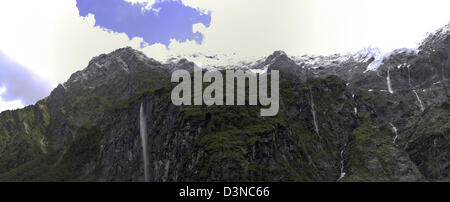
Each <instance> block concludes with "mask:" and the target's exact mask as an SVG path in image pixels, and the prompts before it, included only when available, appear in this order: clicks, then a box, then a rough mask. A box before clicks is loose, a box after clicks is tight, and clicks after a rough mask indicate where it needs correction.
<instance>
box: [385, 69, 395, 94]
mask: <svg viewBox="0 0 450 202" xmlns="http://www.w3.org/2000/svg"><path fill="white" fill-rule="evenodd" d="M390 69H391V68H390V67H388V70H387V77H386V80H387V86H388V91H389V93H390V94H393V93H394V91H393V90H392V87H391V78H390V76H389V70H390Z"/></svg>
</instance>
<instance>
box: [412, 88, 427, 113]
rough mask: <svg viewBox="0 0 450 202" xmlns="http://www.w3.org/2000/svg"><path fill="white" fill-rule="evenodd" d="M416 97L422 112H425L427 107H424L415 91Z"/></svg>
mask: <svg viewBox="0 0 450 202" xmlns="http://www.w3.org/2000/svg"><path fill="white" fill-rule="evenodd" d="M413 93H414V95H416V98H417V102H419V106H420V111H425V107H424V106H423V102H422V100H421V99H420V97H419V95H418V94H417V92H416V90H413Z"/></svg>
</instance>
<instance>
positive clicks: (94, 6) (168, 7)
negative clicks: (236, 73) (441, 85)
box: [0, 0, 450, 112]
mask: <svg viewBox="0 0 450 202" xmlns="http://www.w3.org/2000/svg"><path fill="white" fill-rule="evenodd" d="M448 8H450V1H448V0H108V1H104V0H40V1H35V0H19V1H18V0H2V1H0V19H1V20H0V27H1V32H0V112H1V111H4V110H7V109H16V108H20V107H23V106H26V105H29V104H34V103H35V102H36V101H38V100H40V99H42V98H44V97H46V96H48V95H49V94H50V91H51V90H52V88H54V87H56V86H57V85H58V84H59V83H63V82H65V81H66V80H67V79H68V78H69V77H70V75H71V74H72V73H74V72H76V71H78V70H81V69H83V68H85V67H86V66H87V64H88V63H89V61H90V60H91V58H92V57H94V56H97V55H100V54H102V53H109V52H111V51H113V50H115V49H118V48H122V47H125V46H131V47H133V48H135V49H138V50H141V51H142V52H144V53H145V54H146V55H147V56H148V57H151V58H155V59H157V60H161V61H164V60H165V59H167V58H168V57H169V56H173V55H184V54H192V53H208V54H209V53H218V52H219V53H225V54H229V55H235V56H236V57H240V58H251V57H265V56H268V55H270V54H271V53H272V52H274V51H275V50H283V51H285V52H286V53H287V54H288V55H303V54H315V55H328V54H334V53H348V52H355V51H358V50H360V49H362V48H364V47H368V46H373V47H379V48H380V49H381V50H383V51H389V50H392V49H395V48H413V47H415V46H416V45H417V44H418V43H419V42H420V41H421V40H422V39H423V38H425V36H426V35H427V33H429V32H432V31H434V30H436V29H438V28H439V27H441V26H444V25H445V24H447V23H449V21H450V12H448Z"/></svg>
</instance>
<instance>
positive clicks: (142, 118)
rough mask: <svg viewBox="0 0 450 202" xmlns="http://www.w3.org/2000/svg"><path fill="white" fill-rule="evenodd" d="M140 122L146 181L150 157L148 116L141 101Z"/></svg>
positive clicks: (146, 179)
mask: <svg viewBox="0 0 450 202" xmlns="http://www.w3.org/2000/svg"><path fill="white" fill-rule="evenodd" d="M139 123H140V132H141V142H142V153H143V156H144V177H145V178H144V180H145V181H146V182H148V181H149V179H148V157H147V117H146V116H145V113H144V105H143V103H141V109H140V110H139Z"/></svg>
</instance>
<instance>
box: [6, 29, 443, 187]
mask: <svg viewBox="0 0 450 202" xmlns="http://www.w3.org/2000/svg"><path fill="white" fill-rule="evenodd" d="M449 27H450V25H447V26H446V27H444V28H442V29H440V30H438V31H437V32H435V33H434V34H432V35H430V36H428V37H427V38H426V39H425V40H424V41H423V43H422V44H421V45H420V47H419V48H418V49H417V50H413V51H411V50H405V49H400V50H395V51H393V52H391V53H388V54H382V53H381V52H380V51H379V50H377V49H375V48H367V49H364V50H361V51H360V52H358V53H356V54H346V55H339V54H336V55H330V56H306V55H305V56H301V57H290V56H288V55H287V54H286V53H284V52H283V51H275V52H274V53H273V54H272V55H270V56H268V57H267V58H265V59H260V60H256V61H253V62H245V63H236V64H239V65H241V66H239V67H236V64H234V65H232V66H231V67H230V66H223V65H222V66H214V68H215V69H218V70H221V69H228V68H240V69H244V70H246V69H253V70H255V71H266V72H268V73H269V74H270V72H271V71H272V70H279V71H280V78H281V80H280V110H279V113H278V115H277V116H274V117H261V116H260V115H259V111H260V108H261V106H250V105H246V106H209V107H208V106H205V105H203V106H175V105H173V104H172V102H171V99H170V94H171V90H172V88H173V87H174V86H175V84H174V83H170V75H171V72H173V71H174V70H176V69H187V70H189V69H192V68H193V67H194V66H196V65H197V63H195V61H194V62H193V61H189V60H187V59H183V58H173V59H171V60H169V61H166V62H164V63H161V62H158V61H155V60H153V59H150V58H147V57H146V56H145V55H144V54H143V53H141V52H139V51H136V50H133V49H132V48H123V49H119V50H116V51H114V52H112V53H110V54H103V55H100V56H98V57H94V58H93V59H92V60H91V62H90V63H89V65H88V66H87V67H86V68H85V69H84V70H82V71H79V72H76V73H74V74H73V75H72V76H71V77H70V79H69V80H68V81H67V82H65V83H64V84H61V85H59V86H58V87H57V88H56V89H54V90H53V92H52V93H51V95H50V96H49V97H47V98H45V99H43V100H41V101H39V102H38V103H36V104H35V105H32V106H28V107H26V108H24V109H19V110H14V111H5V112H2V113H1V114H0V181H144V180H149V181H449V159H450V153H449V148H450V147H449V136H448V134H450V119H449V117H450V102H449V97H450V96H449V92H448V91H449V85H450V83H449V79H448V77H449V75H450V67H449V57H450V33H449ZM214 60H220V57H218V58H215V57H214ZM217 64H219V63H217ZM143 148H146V150H147V152H146V153H145V154H146V155H144V152H143V150H144V149H143ZM144 156H145V157H146V160H145V161H144V160H143V159H144ZM146 174H147V175H146Z"/></svg>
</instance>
